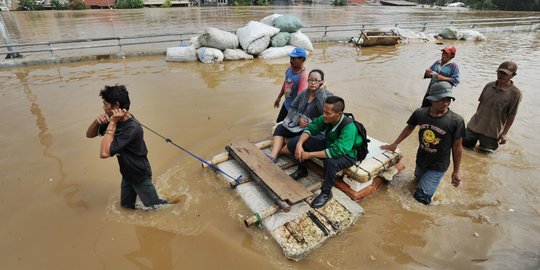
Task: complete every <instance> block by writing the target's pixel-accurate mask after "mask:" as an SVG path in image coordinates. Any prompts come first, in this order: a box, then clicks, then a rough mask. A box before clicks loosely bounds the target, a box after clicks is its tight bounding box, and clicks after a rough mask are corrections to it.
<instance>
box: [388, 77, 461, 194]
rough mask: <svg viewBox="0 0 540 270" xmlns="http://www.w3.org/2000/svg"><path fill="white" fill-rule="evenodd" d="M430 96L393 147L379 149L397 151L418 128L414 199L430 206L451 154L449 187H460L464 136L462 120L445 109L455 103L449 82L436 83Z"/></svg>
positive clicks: (448, 164)
mask: <svg viewBox="0 0 540 270" xmlns="http://www.w3.org/2000/svg"><path fill="white" fill-rule="evenodd" d="M429 93H430V95H429V96H427V97H426V99H427V100H429V101H430V102H431V106H430V107H424V108H419V109H416V111H414V112H413V114H412V115H411V117H410V118H409V120H408V121H407V126H406V127H405V128H404V129H403V131H401V133H400V134H399V136H398V138H397V139H396V140H395V141H394V143H392V144H387V145H383V146H381V149H383V150H389V151H396V148H397V146H398V144H399V143H401V142H402V141H403V140H405V139H406V138H407V137H408V136H409V135H410V134H411V133H412V132H413V131H414V129H415V128H416V126H419V127H420V129H419V130H418V141H419V146H418V151H417V153H416V169H415V170H414V176H415V177H416V179H417V180H418V183H417V185H416V190H415V192H414V198H415V199H416V200H417V201H419V202H421V203H423V204H430V203H431V197H432V196H433V194H435V190H436V189H437V187H438V186H439V182H440V181H441V179H442V177H443V176H444V173H445V172H446V170H448V167H449V166H450V152H452V161H453V163H454V171H453V173H452V185H453V186H455V187H458V186H459V183H461V179H460V178H459V167H460V165H461V152H462V146H461V142H462V139H463V137H464V136H465V122H464V121H463V118H462V117H461V116H460V115H458V114H457V113H455V112H453V111H452V110H450V108H449V107H448V106H450V103H451V102H452V100H455V98H454V96H453V95H452V86H451V85H450V84H449V83H448V82H437V83H434V84H433V85H431V88H430V89H429Z"/></svg>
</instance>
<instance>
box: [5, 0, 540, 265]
mask: <svg viewBox="0 0 540 270" xmlns="http://www.w3.org/2000/svg"><path fill="white" fill-rule="evenodd" d="M389 10H390V9H385V8H374V7H347V8H342V9H333V8H330V9H324V8H323V7H315V8H305V9H301V8H292V9H290V10H289V9H286V10H285V9H280V8H275V10H272V8H268V9H262V8H261V9H246V8H243V9H235V8H224V9H221V8H220V9H196V8H192V9H144V10H139V11H108V10H107V11H87V12H37V13H18V12H17V13H11V14H12V15H11V16H13V17H14V21H18V22H25V23H24V24H22V23H21V24H20V29H19V31H20V36H19V37H16V38H14V39H17V40H24V41H29V40H39V39H44V38H51V37H52V38H58V39H60V38H66V37H70V38H71V37H78V36H89V34H88V32H86V34H83V33H81V31H83V30H81V29H87V28H88V27H89V26H92V25H94V26H92V27H95V28H96V29H97V28H98V27H99V28H100V29H102V28H101V27H104V26H107V27H105V28H103V31H100V34H103V35H107V34H109V33H111V34H112V33H123V34H135V33H136V31H137V29H139V28H140V27H141V25H146V28H147V29H146V30H147V31H153V30H155V29H162V28H160V27H164V28H167V29H165V30H170V29H172V27H173V26H171V25H173V24H175V23H177V24H179V23H180V22H182V21H183V20H185V22H186V23H187V24H190V25H191V27H199V26H201V27H202V26H203V25H212V24H219V25H220V26H224V25H230V26H234V25H240V24H242V23H243V22H245V21H247V20H249V19H250V18H261V17H263V16H266V15H268V14H271V13H272V12H273V11H277V12H281V13H286V12H288V11H290V12H291V13H293V14H296V15H299V16H301V17H302V18H303V19H304V20H305V21H307V22H309V24H315V23H317V22H319V20H323V21H324V22H325V23H326V22H330V23H338V22H340V21H342V20H343V21H354V20H359V19H361V18H369V19H371V20H375V19H380V20H386V21H388V20H391V19H395V18H398V19H399V18H401V19H404V18H409V19H414V18H419V17H428V16H436V17H439V18H455V17H475V16H476V17H485V16H501V17H504V16H515V15H516V14H515V13H479V12H453V11H452V12H450V11H432V10H431V11H428V10H424V9H420V8H413V9H392V11H389ZM434 12H436V13H435V14H433V13H434ZM175 14H176V15H175ZM179 14H181V15H179ZM187 14H192V15H189V16H188V15H187ZM376 14H379V15H380V16H379V17H377V16H375V15H376ZM2 15H3V16H4V14H3V13H2ZM184 15H185V16H186V17H188V18H186V17H184ZM210 15H212V16H210ZM111 19H112V20H113V21H115V22H116V21H122V24H116V23H115V24H114V25H111V24H109V22H110V21H111ZM92 22H93V23H92ZM64 25H70V28H69V29H71V27H73V29H74V30H73V31H69V33H67V31H64V30H63V29H64V27H63V26H64ZM165 30H164V31H165ZM95 35H97V33H96V34H95ZM95 35H90V36H95ZM486 36H487V38H488V41H487V42H481V43H474V42H455V43H451V44H452V45H455V46H456V47H457V48H458V53H457V57H456V59H455V61H456V62H458V63H459V66H460V69H461V74H462V77H463V79H462V84H461V85H460V86H459V87H458V88H456V89H455V91H456V92H455V94H456V96H457V100H456V102H455V103H453V104H452V105H451V108H452V109H453V110H454V111H456V112H458V113H460V114H461V115H462V116H463V117H464V118H465V119H466V121H467V120H468V119H469V118H470V117H471V116H472V114H473V113H474V110H475V108H476V104H477V103H476V100H477V98H478V96H479V94H480V92H481V90H482V88H483V86H484V84H485V83H487V82H489V81H491V80H494V79H495V69H496V68H497V65H498V64H499V63H500V62H502V61H504V60H507V59H512V60H514V61H515V62H516V63H518V65H519V70H518V75H517V76H516V77H515V78H514V82H515V83H516V85H517V86H518V87H520V89H521V90H522V92H523V101H522V103H521V107H520V110H519V113H518V116H517V119H516V122H515V124H514V126H513V127H512V129H511V131H510V133H509V141H508V144H507V145H504V146H502V147H501V148H500V151H499V152H498V153H496V154H494V155H492V156H485V155H481V154H479V153H476V152H472V151H464V153H463V165H462V174H461V175H462V178H463V184H462V186H460V187H459V188H458V189H455V188H453V187H452V186H451V185H450V184H449V183H450V179H449V178H448V177H445V178H444V180H443V182H442V183H441V185H440V187H439V189H438V195H437V196H436V199H435V203H434V204H433V205H431V206H423V205H420V204H418V203H416V202H415V201H414V199H413V198H412V194H411V188H412V186H411V181H412V178H413V176H412V169H413V167H414V155H415V152H416V147H417V141H416V138H415V137H414V136H411V138H409V139H407V140H406V141H404V142H403V143H402V145H400V148H401V149H402V151H403V153H404V155H405V159H404V162H405V165H406V170H405V171H404V172H403V173H402V174H401V175H400V176H399V177H397V178H396V179H395V181H393V182H392V183H391V184H389V185H387V186H385V187H384V188H383V189H382V190H381V191H379V192H378V193H376V194H375V195H374V196H372V197H370V198H369V199H367V200H365V201H364V202H362V203H361V205H362V207H364V209H365V211H366V215H365V216H363V217H362V218H360V219H359V220H358V222H357V223H356V225H355V226H354V227H352V228H351V229H350V230H348V231H346V232H345V233H343V234H342V235H340V236H338V237H334V238H332V239H330V240H329V241H327V242H326V243H325V244H324V245H323V246H322V247H321V248H319V249H318V250H316V251H314V252H313V253H311V254H310V255H309V256H308V257H306V258H305V259H304V260H302V261H301V262H297V263H296V262H291V261H288V260H287V259H285V258H284V257H283V255H282V254H281V250H280V249H279V247H278V246H277V245H276V244H275V243H274V242H273V240H272V239H271V238H269V237H268V235H266V233H265V232H264V231H262V230H259V229H256V228H245V227H244V225H243V223H242V216H241V215H247V214H249V210H248V209H247V207H245V206H244V204H243V203H242V202H241V200H240V198H239V197H237V196H236V195H235V194H234V192H233V191H231V190H230V189H229V188H227V187H226V185H225V183H224V182H223V181H222V180H221V179H220V178H219V177H217V176H216V175H215V174H214V173H213V172H212V171H210V170H207V169H202V168H201V166H200V164H199V163H198V162H197V161H196V160H194V159H193V158H191V157H190V156H188V155H186V154H185V153H183V152H181V151H179V150H178V149H176V148H174V147H172V146H171V145H170V144H166V143H164V141H163V140H162V139H160V138H159V137H157V136H155V135H153V134H152V133H150V132H148V131H146V143H147V145H148V148H149V151H150V154H149V159H150V162H151V164H152V168H153V171H154V179H155V183H156V186H157V188H158V190H159V192H160V193H161V194H163V195H164V196H165V197H167V198H180V199H181V202H180V203H179V204H177V205H174V206H171V207H169V208H166V209H162V210H160V211H154V212H143V211H125V210H122V209H120V208H119V206H118V199H119V198H118V195H119V184H120V179H119V178H120V176H119V172H118V167H117V166H118V165H117V162H116V161H115V160H113V159H110V160H100V159H99V157H98V149H99V140H97V139H95V140H90V139H86V138H85V136H84V134H85V131H86V128H87V127H88V125H89V124H90V122H91V121H93V119H94V118H95V117H96V116H97V115H98V114H100V113H102V109H101V100H100V98H99V97H98V91H99V89H101V88H102V87H103V85H105V84H114V83H123V84H126V85H127V86H128V89H129V90H130V94H131V100H132V109H131V111H132V113H133V114H134V115H136V116H137V117H138V119H139V120H140V121H141V122H142V123H144V124H146V125H148V126H149V127H151V128H153V129H155V130H156V131H158V132H161V133H163V134H164V135H166V136H167V137H169V138H171V139H173V140H174V141H175V142H176V143H178V144H180V145H182V146H183V147H185V148H187V149H189V150H191V151H193V152H195V153H197V154H198V155H200V156H202V157H205V158H210V157H212V156H213V155H215V154H217V153H219V152H222V151H224V146H225V145H226V144H228V143H230V142H232V141H236V140H243V139H249V140H251V141H260V140H263V139H267V138H269V132H270V128H271V126H272V125H273V120H274V119H275V117H276V115H277V110H276V109H273V106H272V104H273V100H274V99H275V96H276V95H277V91H278V89H279V87H280V83H281V82H282V79H283V73H284V71H285V69H286V67H287V62H288V59H279V60H273V61H264V60H259V59H255V60H254V61H246V62H227V63H223V64H216V65H204V64H200V63H167V62H165V61H164V59H163V57H149V58H139V59H126V60H123V61H122V60H117V61H100V62H86V63H81V64H72V65H51V66H41V67H32V68H17V69H2V70H0V77H1V80H0V83H1V88H0V89H1V90H0V95H1V98H0V115H2V117H1V118H0V119H1V120H0V126H1V127H2V131H1V132H0V149H1V153H2V154H1V156H0V172H1V180H2V181H1V182H0V220H1V222H0V239H1V241H0V254H1V255H0V261H1V267H0V268H1V269H233V268H234V269H248V268H257V269H427V268H434V269H447V268H448V269H509V268H513V269H538V268H539V267H540V240H539V239H540V187H539V185H538V184H537V181H538V177H537V175H538V173H539V172H540V162H539V160H540V147H539V146H538V144H536V143H534V142H533V141H531V140H534V136H535V135H536V134H540V125H539V123H540V114H539V113H538V112H537V111H536V109H535V108H537V107H538V106H537V105H535V104H537V103H539V102H540V96H539V95H538V94H536V93H535V91H536V90H535V89H536V87H537V86H538V85H539V84H540V79H539V77H538V74H537V73H538V71H539V70H540V64H539V62H538V61H537V59H538V58H539V57H540V50H539V47H540V33H538V32H527V33H490V34H487V35H486ZM440 48H441V45H436V44H432V43H409V44H407V45H400V46H397V47H373V48H363V49H362V50H355V49H354V48H352V47H349V46H346V45H341V44H317V45H316V46H315V51H314V52H313V54H312V56H311V57H310V58H309V59H308V61H307V62H306V66H307V67H308V69H312V68H321V69H323V70H324V71H325V73H326V81H327V84H328V85H329V89H331V90H332V91H333V92H334V93H335V94H337V95H340V96H343V97H344V98H345V99H346V101H347V110H348V111H351V112H353V113H354V114H355V115H356V116H357V117H359V118H360V119H361V120H362V121H363V122H364V123H365V125H366V126H367V128H368V130H369V134H370V135H371V136H374V137H376V138H378V139H380V140H383V141H391V140H393V139H394V138H395V137H396V136H397V135H398V133H399V131H400V130H401V129H402V128H403V126H404V125H405V121H406V120H407V118H408V116H409V115H410V113H412V111H413V110H414V109H415V108H416V107H417V106H418V105H419V104H420V101H421V97H422V96H423V93H424V91H425V88H426V86H427V84H428V82H427V81H426V80H423V79H421V76H422V74H423V71H424V70H425V69H426V68H427V67H428V66H429V65H431V64H432V63H433V62H434V61H435V60H436V59H437V58H438V57H440V51H439V50H440ZM475 234H476V236H475Z"/></svg>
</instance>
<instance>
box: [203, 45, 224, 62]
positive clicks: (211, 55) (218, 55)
mask: <svg viewBox="0 0 540 270" xmlns="http://www.w3.org/2000/svg"><path fill="white" fill-rule="evenodd" d="M197 57H198V58H199V60H201V62H203V63H205V64H210V63H219V62H223V52H221V51H220V50H218V49H214V48H208V47H201V48H199V49H198V50H197Z"/></svg>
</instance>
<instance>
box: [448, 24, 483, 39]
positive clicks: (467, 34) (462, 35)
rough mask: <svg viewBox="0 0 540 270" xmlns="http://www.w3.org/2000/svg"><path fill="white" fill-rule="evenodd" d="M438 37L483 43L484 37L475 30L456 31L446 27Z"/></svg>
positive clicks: (453, 28)
mask: <svg viewBox="0 0 540 270" xmlns="http://www.w3.org/2000/svg"><path fill="white" fill-rule="evenodd" d="M438 35H439V36H440V37H442V38H444V39H457V40H460V39H463V40H472V41H485V40H486V37H485V36H484V35H482V34H481V33H480V32H478V31H475V30H462V31H460V30H458V29H457V28H455V27H447V28H444V29H442V30H441V31H440V32H439V34H438Z"/></svg>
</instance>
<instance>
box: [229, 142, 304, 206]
mask: <svg viewBox="0 0 540 270" xmlns="http://www.w3.org/2000/svg"><path fill="white" fill-rule="evenodd" d="M227 150H228V151H229V152H230V153H231V155H232V156H233V157H234V158H235V159H236V160H237V161H238V162H240V163H241V164H243V165H245V167H246V169H247V170H249V171H250V173H251V174H252V175H254V176H255V178H258V179H260V180H261V181H262V182H263V183H264V185H266V186H267V187H268V188H269V189H270V190H271V191H272V192H273V193H274V194H275V195H276V196H277V197H278V198H279V199H281V200H283V201H286V202H287V203H289V204H296V203H298V202H301V201H302V200H304V199H306V198H308V197H311V195H313V193H312V192H310V191H309V190H307V189H306V188H304V187H303V186H302V185H301V184H300V183H298V182H296V181H294V180H293V179H292V178H291V177H290V176H289V175H287V174H286V173H285V172H284V171H283V170H281V169H280V168H279V167H278V166H277V165H276V164H275V163H273V162H272V161H271V160H270V159H269V158H268V157H267V156H266V155H264V153H263V152H262V151H261V150H260V149H259V148H257V147H256V146H255V145H254V144H252V143H250V142H247V141H241V142H237V143H232V144H230V145H229V146H227Z"/></svg>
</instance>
